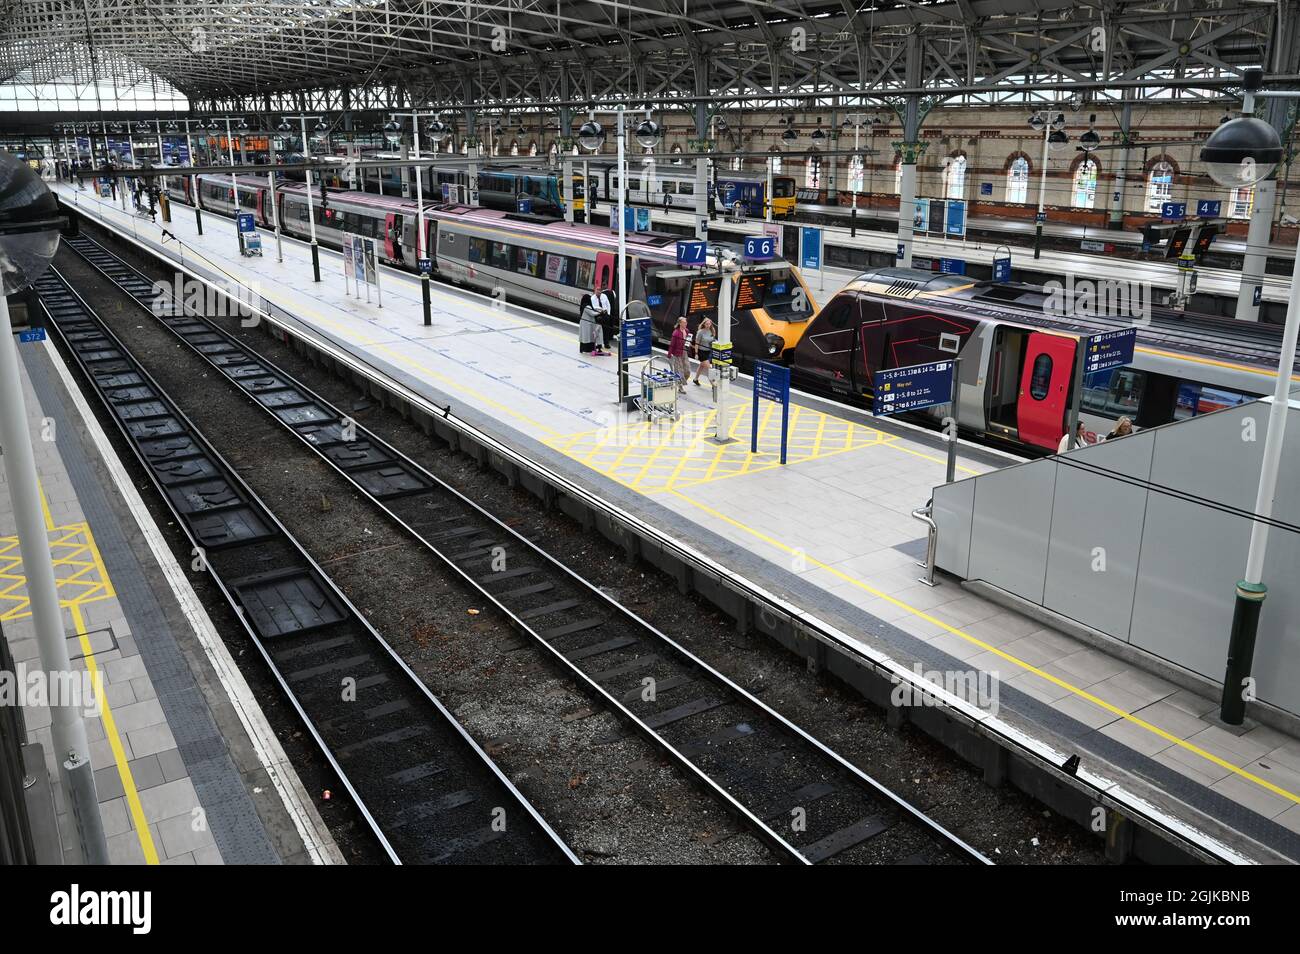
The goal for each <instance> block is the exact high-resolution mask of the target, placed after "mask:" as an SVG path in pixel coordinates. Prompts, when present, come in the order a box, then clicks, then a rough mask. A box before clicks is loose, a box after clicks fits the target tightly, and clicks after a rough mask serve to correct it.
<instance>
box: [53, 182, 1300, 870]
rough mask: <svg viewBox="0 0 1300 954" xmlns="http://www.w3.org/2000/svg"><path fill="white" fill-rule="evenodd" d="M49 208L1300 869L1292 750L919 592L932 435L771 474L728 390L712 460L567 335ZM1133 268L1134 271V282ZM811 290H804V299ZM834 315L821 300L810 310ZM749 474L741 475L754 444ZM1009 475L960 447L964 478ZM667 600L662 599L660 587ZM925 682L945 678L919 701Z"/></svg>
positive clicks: (984, 608) (977, 604) (1193, 702)
mask: <svg viewBox="0 0 1300 954" xmlns="http://www.w3.org/2000/svg"><path fill="white" fill-rule="evenodd" d="M56 192H57V193H58V194H59V196H60V198H61V199H62V201H64V202H65V203H66V204H67V205H68V206H69V207H71V208H74V209H76V210H79V211H80V212H82V213H83V214H84V215H86V216H87V217H88V218H89V219H91V220H94V221H97V222H99V223H100V224H102V225H104V226H106V227H107V228H109V229H111V230H112V231H113V232H115V233H116V234H117V235H118V236H119V237H121V238H122V239H124V240H126V241H129V242H134V243H136V244H137V245H138V246H140V247H142V248H144V249H147V250H149V251H151V252H154V253H156V254H158V255H160V256H162V257H164V258H166V259H168V260H170V261H172V262H174V263H177V264H180V263H181V262H182V260H183V264H184V267H185V268H186V269H189V270H190V271H191V272H192V273H193V274H194V275H197V276H199V277H201V278H203V279H206V280H208V281H212V282H215V283H218V284H220V285H222V286H223V287H226V288H229V285H228V284H227V283H229V282H234V283H237V284H238V285H239V286H241V287H242V288H245V289H249V290H251V291H252V292H254V293H255V294H256V295H258V296H260V299H261V301H262V303H263V305H262V307H263V309H264V311H265V312H266V314H268V315H269V316H270V317H271V319H272V320H273V321H274V322H276V323H278V324H281V325H283V326H284V327H285V328H286V329H288V330H290V331H291V332H292V333H293V334H295V335H297V336H299V337H301V338H303V339H304V340H306V341H308V342H316V343H319V344H320V345H321V346H322V347H324V348H326V349H327V350H328V351H329V352H331V353H336V354H338V353H341V354H345V355H348V356H349V357H350V359H351V360H352V361H353V362H355V363H356V365H357V366H364V367H366V368H367V369H368V371H369V372H371V373H373V374H374V375H375V376H376V377H378V378H382V379H386V380H389V381H392V382H394V383H395V384H396V385H397V386H400V387H401V388H403V389H405V390H407V391H409V392H413V393H415V394H418V395H420V396H422V398H424V399H425V400H427V401H430V402H433V403H434V404H436V405H437V406H438V407H440V408H441V407H446V408H448V409H449V410H450V411H451V412H452V413H454V414H455V415H456V416H457V417H458V418H459V419H460V420H463V421H465V422H467V423H468V424H469V425H472V426H473V427H475V428H477V429H478V430H479V431H481V432H482V433H484V434H486V435H488V436H490V437H491V438H493V439H494V440H496V441H498V442H500V443H501V444H502V445H504V446H506V447H508V448H511V449H512V450H513V451H516V452H517V453H519V454H520V455H522V456H524V457H526V458H528V459H529V460H531V461H534V462H536V463H537V464H538V465H540V466H541V467H544V468H547V469H549V470H550V471H553V472H555V473H558V474H560V475H562V476H563V477H564V478H565V479H567V480H568V481H571V482H573V483H574V484H577V485H579V486H581V487H583V488H585V489H586V490H588V491H589V492H590V493H592V494H594V495H597V496H598V497H600V498H601V499H602V500H604V501H607V502H608V503H609V504H610V505H611V506H613V507H617V508H620V509H621V510H622V511H624V512H626V513H628V514H630V515H632V516H634V517H635V518H637V519H638V520H639V521H641V522H642V523H644V524H647V525H650V526H652V527H655V528H657V529H659V530H661V531H662V532H664V533H666V534H668V535H670V536H671V537H672V538H673V539H674V540H676V541H680V542H681V544H682V545H683V546H684V547H687V548H690V549H691V550H693V551H695V552H698V553H701V554H703V555H705V556H706V557H707V558H708V559H710V560H711V561H713V562H714V563H716V564H717V565H720V566H722V567H725V568H726V570H727V572H728V573H730V574H734V575H735V576H737V577H741V578H744V579H746V580H749V581H753V583H754V584H755V586H757V587H761V588H762V589H763V590H764V591H765V592H769V593H773V594H776V595H778V596H779V597H780V598H781V599H783V600H784V601H786V602H787V603H789V604H793V605H795V606H797V607H799V608H800V609H801V610H802V611H803V612H804V613H805V614H807V616H808V617H809V618H815V619H816V620H818V621H824V622H825V623H826V624H827V625H828V626H829V627H833V628H834V629H835V630H836V631H838V632H841V633H846V634H849V636H850V638H851V639H853V640H854V641H855V643H856V644H857V646H858V647H859V648H860V649H861V651H862V652H863V653H864V654H868V655H870V657H871V658H872V659H874V660H877V661H883V662H882V663H881V664H882V665H884V664H887V665H889V666H891V667H896V671H899V672H914V673H917V674H924V675H923V678H926V679H929V680H930V681H939V682H944V681H945V680H946V679H947V677H948V676H950V675H951V674H969V675H972V676H974V677H976V678H974V679H973V680H970V681H968V682H967V683H966V685H967V687H970V686H972V685H973V686H975V687H977V690H978V692H977V693H972V692H966V694H965V695H961V690H954V691H956V692H958V694H959V695H960V696H961V698H962V699H965V700H967V701H969V702H971V703H974V702H975V701H976V699H975V695H976V694H977V695H978V696H979V704H980V706H981V708H983V710H984V713H983V720H984V721H983V722H982V724H983V725H984V726H985V727H986V728H988V729H989V730H990V731H995V732H998V733H1002V734H1003V735H1004V736H1006V737H1007V738H1013V739H1016V740H1018V741H1017V744H1019V745H1021V746H1022V747H1024V748H1027V749H1031V750H1034V751H1038V752H1050V753H1057V754H1059V755H1060V756H1061V762H1062V763H1067V762H1069V761H1073V760H1072V759H1071V760H1067V759H1066V756H1068V755H1071V754H1073V755H1077V756H1079V763H1078V766H1077V767H1074V768H1071V769H1069V771H1071V772H1077V773H1079V774H1080V775H1083V774H1086V775H1087V776H1088V777H1089V778H1090V779H1092V780H1093V781H1094V783H1095V785H1096V786H1098V787H1099V788H1101V789H1102V790H1105V791H1106V792H1107V793H1108V795H1110V796H1112V797H1113V798H1115V799H1116V800H1117V801H1119V802H1121V803H1122V804H1126V805H1131V806H1133V810H1134V811H1140V812H1141V813H1143V815H1144V816H1145V817H1149V818H1156V819H1158V820H1159V822H1160V824H1162V825H1164V826H1166V827H1167V828H1169V829H1172V830H1176V831H1179V832H1181V833H1183V834H1184V835H1186V836H1187V837H1189V838H1192V839H1194V840H1195V841H1196V843H1197V844H1199V845H1202V846H1204V850H1205V851H1206V852H1207V853H1209V854H1211V855H1214V856H1215V857H1218V858H1221V859H1223V860H1226V861H1236V862H1263V863H1277V862H1288V861H1289V862H1300V739H1298V738H1297V737H1296V736H1295V735H1294V734H1292V733H1290V732H1289V731H1287V730H1286V727H1285V726H1283V727H1280V728H1279V727H1273V726H1266V725H1251V726H1249V727H1248V728H1247V731H1244V732H1241V733H1239V734H1238V733H1232V732H1228V731H1226V730H1224V729H1223V728H1220V727H1219V726H1217V725H1216V724H1214V723H1213V722H1212V721H1211V719H1210V716H1211V715H1212V714H1213V713H1214V712H1215V711H1216V710H1217V703H1216V701H1215V700H1214V699H1212V698H1210V697H1208V696H1205V695H1200V694H1197V693H1196V692H1193V691H1190V690H1188V689H1186V688H1183V687H1180V686H1179V685H1177V684H1175V683H1173V682H1171V681H1169V680H1167V679H1165V678H1162V677H1161V676H1159V675H1157V674H1156V673H1155V669H1156V667H1155V666H1151V667H1145V666H1142V665H1141V664H1140V661H1133V660H1126V659H1121V658H1120V657H1119V656H1118V655H1115V654H1111V653H1108V652H1106V651H1105V648H1104V647H1099V646H1097V645H1095V644H1093V643H1089V642H1084V641H1083V640H1081V639H1080V638H1078V637H1077V636H1074V635H1070V634H1067V633H1065V632H1063V631H1061V630H1059V629H1056V628H1053V627H1051V626H1049V625H1045V624H1044V623H1043V622H1042V621H1039V620H1037V619H1034V618H1031V617H1029V616H1025V615H1021V614H1020V613H1018V612H1016V611H1013V610H1011V609H1008V608H1006V607H1004V606H1001V605H998V604H997V603H994V602H991V601H989V600H986V599H984V598H982V597H980V596H979V595H976V594H975V593H974V592H972V591H970V590H968V589H966V588H964V587H962V586H961V585H959V583H958V582H957V581H955V580H952V579H945V580H943V581H942V582H941V585H939V586H937V587H934V588H930V587H928V586H925V585H923V584H922V583H920V582H919V581H918V576H919V575H920V573H921V571H920V570H919V569H918V567H917V561H918V559H923V558H924V554H925V535H924V534H925V527H924V526H923V525H922V524H921V523H919V522H918V521H917V520H915V519H914V518H913V517H912V515H911V513H912V511H913V510H914V509H916V508H918V507H921V506H923V505H924V504H925V503H926V501H927V499H928V498H929V497H930V492H931V488H932V487H934V486H935V485H936V484H938V483H941V482H942V481H943V479H944V454H945V444H944V443H943V441H942V440H941V439H940V437H939V435H937V434H935V433H932V432H929V431H926V430H923V429H920V428H916V427H912V426H910V425H908V424H906V423H902V422H897V421H892V420H882V419H876V418H873V417H871V416H870V415H867V414H863V413H860V412H858V411H856V410H853V409H850V408H846V407H844V406H841V405H837V404H833V403H830V402H826V401H822V400H820V399H817V398H814V397H810V396H806V395H796V396H795V399H794V401H793V405H792V407H791V421H790V452H789V462H788V464H786V465H785V466H782V465H781V464H780V463H779V460H778V446H777V445H778V433H779V427H780V416H779V411H777V410H775V409H774V406H770V407H763V408H761V409H760V412H759V416H758V419H757V421H755V420H753V419H752V417H751V399H750V393H749V390H748V382H747V379H744V378H742V379H741V380H740V381H739V382H737V384H736V385H735V386H733V390H732V401H733V407H732V408H731V411H732V417H731V421H732V426H731V435H732V436H733V437H735V438H736V439H737V440H736V442H735V443H731V444H726V445H718V444H716V443H714V442H713V441H712V440H711V439H710V436H711V435H712V434H713V430H714V422H715V420H716V413H717V411H716V408H715V407H714V406H713V403H712V400H711V394H710V390H709V388H707V387H697V386H694V385H688V386H687V393H686V394H685V395H684V396H683V398H682V401H681V409H682V411H683V413H682V415H681V417H680V419H679V420H677V421H675V422H674V421H665V422H659V423H653V424H651V423H646V422H644V421H642V420H640V417H639V415H638V414H636V413H635V412H632V413H628V412H626V411H624V410H622V409H621V408H620V407H619V406H618V405H617V402H616V401H615V397H616V393H617V392H616V376H615V367H614V359H613V358H597V357H589V356H586V355H581V354H579V352H578V347H577V345H578V341H577V329H576V327H575V326H574V325H573V324H572V323H569V322H565V321H562V320H560V319H555V318H551V317H548V316H546V315H543V314H540V313H538V312H536V311H533V310H530V309H527V308H521V307H516V306H513V305H510V304H508V303H506V304H502V303H499V302H497V303H494V302H493V300H492V299H490V298H487V297H485V296H482V295H478V294H476V293H473V292H469V291H465V290H462V289H457V288H454V287H451V286H447V285H443V284H439V283H436V282H434V283H432V287H431V292H432V297H433V323H432V327H424V325H423V322H422V317H421V301H420V288H419V280H418V279H417V278H416V277H415V276H413V275H408V274H405V273H402V272H399V271H396V270H392V269H387V268H385V269H383V270H382V279H381V280H382V286H383V306H382V308H381V307H379V305H378V303H377V302H374V303H367V302H365V301H363V300H358V299H357V298H355V297H348V296H347V295H345V293H344V283H343V275H342V271H341V258H340V256H339V255H338V253H336V252H334V251H332V250H329V249H326V248H324V247H322V248H321V250H320V255H321V272H322V282H321V283H320V284H319V285H316V284H314V283H313V282H312V273H311V259H310V251H309V248H308V247H307V246H306V245H305V244H303V243H301V242H298V241H295V240H291V239H288V238H285V239H284V241H283V253H284V260H283V262H277V260H276V251H275V240H274V238H273V237H271V236H270V235H268V234H264V235H263V248H264V250H265V253H264V256H263V257H261V258H241V257H240V256H239V255H238V253H237V246H236V235H235V225H234V222H233V221H231V220H228V219H225V218H222V217H220V216H217V215H212V214H205V215H204V217H203V222H204V234H203V235H202V236H199V235H198V234H197V232H196V230H195V226H194V216H193V213H192V210H190V209H188V208H184V207H182V206H179V205H173V215H172V218H173V221H172V223H170V224H169V225H167V230H168V232H169V233H170V234H169V236H167V237H165V238H164V236H163V234H162V230H161V228H160V226H159V225H154V224H151V223H149V222H148V221H147V220H142V219H140V218H138V217H135V216H133V215H129V214H127V213H125V212H123V211H122V210H121V208H120V207H119V206H118V205H116V204H113V203H110V202H107V201H104V200H100V199H97V198H94V197H93V196H91V195H90V193H88V192H81V191H79V190H77V189H76V188H75V187H69V186H64V185H60V186H58V187H56ZM1126 265H1127V263H1126ZM813 287H814V288H816V285H815V284H814V285H813ZM832 292H833V286H832V285H831V283H829V282H828V286H827V293H826V295H825V296H818V298H819V301H822V300H825V298H826V297H829V294H831V293H832ZM753 426H757V427H758V429H759V452H758V453H757V454H751V453H750V451H749V446H750V444H749V438H750V433H751V427H753ZM1013 460H1014V458H1011V457H1009V456H1007V455H1003V454H1000V453H998V452H995V451H993V450H990V449H987V448H983V447H979V446H973V445H968V444H965V443H962V444H961V449H960V454H959V465H960V466H959V474H976V473H982V472H985V471H987V470H990V469H993V468H997V467H1001V466H1005V465H1006V464H1008V463H1010V462H1012V461H1013ZM667 585H671V584H667ZM932 677H937V678H932Z"/></svg>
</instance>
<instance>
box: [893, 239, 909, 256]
mask: <svg viewBox="0 0 1300 954" xmlns="http://www.w3.org/2000/svg"><path fill="white" fill-rule="evenodd" d="M906 254H907V246H906V245H904V244H903V243H902V242H899V243H898V254H897V255H895V256H894V257H895V258H897V259H901V258H902V257H903V256H904V255H906Z"/></svg>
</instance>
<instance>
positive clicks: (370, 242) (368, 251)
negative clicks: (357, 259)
mask: <svg viewBox="0 0 1300 954" xmlns="http://www.w3.org/2000/svg"><path fill="white" fill-rule="evenodd" d="M362 241H363V242H364V243H365V244H364V248H365V269H366V270H365V276H366V284H367V285H373V284H375V240H374V239H363V240H362Z"/></svg>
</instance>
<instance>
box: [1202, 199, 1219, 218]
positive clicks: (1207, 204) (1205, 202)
mask: <svg viewBox="0 0 1300 954" xmlns="http://www.w3.org/2000/svg"><path fill="white" fill-rule="evenodd" d="M1222 209H1223V203H1222V202H1221V201H1219V200H1218V199H1197V200H1196V214H1197V215H1199V216H1201V217H1202V218H1206V219H1217V218H1218V217H1219V214H1220V212H1221V211H1222Z"/></svg>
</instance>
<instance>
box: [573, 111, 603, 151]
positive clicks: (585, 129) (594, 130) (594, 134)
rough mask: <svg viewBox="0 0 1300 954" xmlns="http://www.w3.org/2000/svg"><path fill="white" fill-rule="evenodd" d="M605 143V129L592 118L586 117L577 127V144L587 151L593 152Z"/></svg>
mask: <svg viewBox="0 0 1300 954" xmlns="http://www.w3.org/2000/svg"><path fill="white" fill-rule="evenodd" d="M604 144H605V130H604V128H603V127H602V126H601V125H600V123H598V122H596V120H594V119H588V120H587V121H586V122H585V123H583V124H582V125H581V126H579V127H578V145H580V146H581V147H582V148H583V149H586V150H587V151H588V152H595V151H596V150H597V149H599V148H600V147H601V146H603V145H604Z"/></svg>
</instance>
